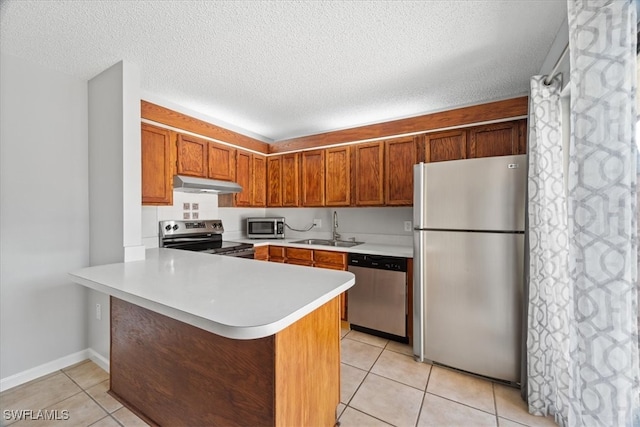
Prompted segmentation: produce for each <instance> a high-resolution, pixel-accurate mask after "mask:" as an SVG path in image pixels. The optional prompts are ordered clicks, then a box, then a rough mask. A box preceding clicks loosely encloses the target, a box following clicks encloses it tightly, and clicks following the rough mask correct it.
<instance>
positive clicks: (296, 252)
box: [285, 248, 313, 267]
mask: <svg viewBox="0 0 640 427" xmlns="http://www.w3.org/2000/svg"><path fill="white" fill-rule="evenodd" d="M285 258H286V263H287V264H297V265H306V266H309V267H313V249H300V248H285Z"/></svg>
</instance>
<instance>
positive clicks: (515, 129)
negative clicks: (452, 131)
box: [467, 121, 522, 158]
mask: <svg viewBox="0 0 640 427" xmlns="http://www.w3.org/2000/svg"><path fill="white" fill-rule="evenodd" d="M520 129H521V127H520V121H511V122H504V123H496V124H492V125H485V126H476V127H472V128H469V146H468V150H467V157H468V158H477V157H492V156H509V155H513V154H518V153H519V152H520V147H521V145H522V144H521V143H520Z"/></svg>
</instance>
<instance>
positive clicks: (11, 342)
mask: <svg viewBox="0 0 640 427" xmlns="http://www.w3.org/2000/svg"><path fill="white" fill-rule="evenodd" d="M0 123H1V125H0V235H1V236H2V238H1V239H0V377H1V378H2V380H3V384H6V381H5V380H7V379H8V377H10V376H13V375H16V374H18V373H20V372H23V371H27V370H30V369H33V368H36V367H38V366H40V365H43V364H46V363H49V362H51V361H54V360H56V359H60V358H63V357H65V356H68V355H70V354H73V353H76V352H79V351H81V350H83V349H85V348H86V347H87V345H86V344H87V337H86V323H85V290H84V288H83V287H81V286H79V285H76V284H73V283H71V281H70V280H69V278H68V275H67V273H68V272H69V271H72V270H76V269H78V268H82V267H85V266H87V265H88V262H89V209H88V187H87V181H88V166H87V82H86V81H83V80H79V79H77V78H74V77H70V76H67V75H64V74H61V73H58V72H55V71H51V70H48V69H44V68H42V67H40V66H38V65H35V64H32V63H29V62H26V61H24V60H22V59H18V58H16V57H13V56H9V55H4V54H2V55H1V57H0Z"/></svg>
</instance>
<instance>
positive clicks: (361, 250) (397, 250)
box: [229, 237, 413, 258]
mask: <svg viewBox="0 0 640 427" xmlns="http://www.w3.org/2000/svg"><path fill="white" fill-rule="evenodd" d="M229 240H231V241H234V242H241V243H253V245H254V246H264V245H274V246H288V247H292V248H306V249H322V250H326V251H337V252H349V253H355V254H371V255H387V256H397V257H402V258H413V246H397V245H385V244H381V243H366V242H365V243H363V244H361V245H356V246H352V247H350V248H343V247H336V246H325V245H307V244H304V243H293V242H295V241H298V240H303V238H301V237H296V238H292V239H247V238H240V239H229Z"/></svg>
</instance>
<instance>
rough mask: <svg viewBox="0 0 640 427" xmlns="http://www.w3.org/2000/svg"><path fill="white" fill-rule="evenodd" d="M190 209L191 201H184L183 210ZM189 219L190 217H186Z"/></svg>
mask: <svg viewBox="0 0 640 427" xmlns="http://www.w3.org/2000/svg"><path fill="white" fill-rule="evenodd" d="M189 209H191V204H190V203H183V204H182V210H185V211H188V210H189ZM186 219H188V218H186Z"/></svg>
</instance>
